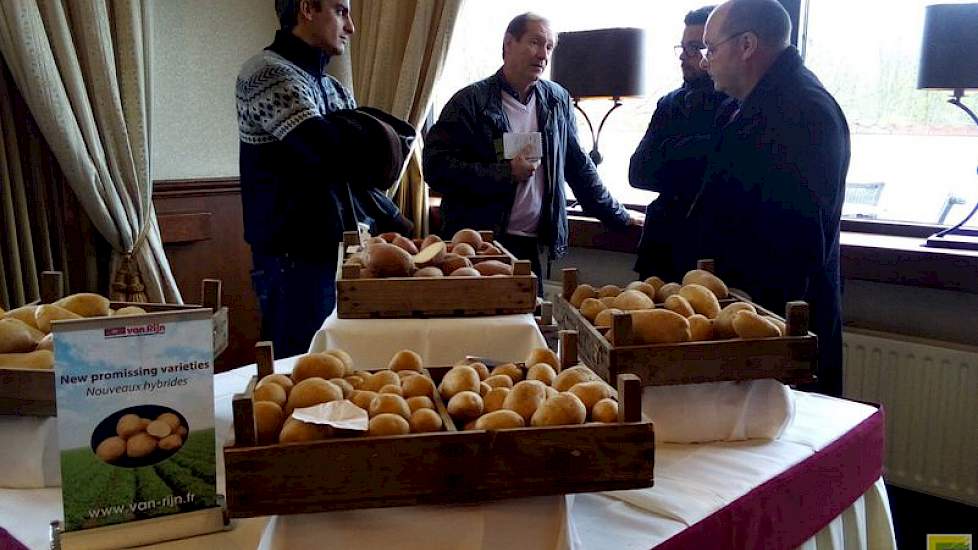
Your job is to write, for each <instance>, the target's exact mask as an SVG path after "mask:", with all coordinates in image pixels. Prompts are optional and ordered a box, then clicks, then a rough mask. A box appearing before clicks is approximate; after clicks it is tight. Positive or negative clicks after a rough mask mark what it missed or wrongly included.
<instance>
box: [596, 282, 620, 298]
mask: <svg viewBox="0 0 978 550" xmlns="http://www.w3.org/2000/svg"><path fill="white" fill-rule="evenodd" d="M619 294H621V287H618V286H615V285H604V286H603V287H601V288H599V289H598V298H614V297H615V296H618V295H619Z"/></svg>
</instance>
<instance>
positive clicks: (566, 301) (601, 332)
mask: <svg viewBox="0 0 978 550" xmlns="http://www.w3.org/2000/svg"><path fill="white" fill-rule="evenodd" d="M712 267H713V266H712V261H709V260H703V261H701V262H700V263H699V266H698V269H696V270H692V271H690V272H689V273H687V274H686V276H685V277H684V278H683V283H682V284H680V283H665V282H663V281H662V280H661V279H658V277H650V278H649V279H647V280H646V281H635V282H633V283H630V284H629V285H628V286H627V287H626V288H625V289H620V288H618V287H613V286H612V285H608V286H606V287H601V288H600V289H594V288H592V287H590V285H579V284H578V281H577V270H576V269H573V268H570V269H564V270H563V271H564V273H563V277H564V280H563V294H562V295H561V296H558V297H557V298H556V299H555V301H554V315H555V317H557V320H558V323H559V324H560V326H561V327H562V328H569V329H573V330H576V331H578V333H579V336H580V340H579V342H580V349H579V352H580V354H581V359H582V360H583V362H584V363H585V364H587V365H589V366H590V367H591V368H593V369H594V370H595V371H596V372H598V373H599V374H600V375H601V376H602V377H604V378H605V379H606V380H613V379H614V378H615V377H616V376H618V375H619V374H622V373H630V374H635V375H637V376H638V377H639V378H640V379H641V380H642V384H643V385H646V386H660V385H670V384H695V383H701V382H719V381H736V380H752V379H759V378H775V379H777V380H780V381H781V382H783V383H785V384H801V383H807V382H811V381H813V380H814V374H813V373H814V369H815V366H816V360H817V352H818V342H817V338H816V336H815V335H814V334H813V333H811V332H809V331H808V304H806V303H805V302H789V303H788V304H787V305H786V314H785V317H780V316H778V315H776V314H774V313H772V312H770V311H768V310H766V309H764V308H763V307H761V306H759V305H757V304H755V303H752V302H751V301H750V300H749V299H747V298H746V297H745V296H743V295H741V294H739V293H738V292H736V291H731V290H729V289H727V287H726V285H725V284H724V283H723V281H722V280H721V279H719V278H718V277H716V276H715V275H713V273H712Z"/></svg>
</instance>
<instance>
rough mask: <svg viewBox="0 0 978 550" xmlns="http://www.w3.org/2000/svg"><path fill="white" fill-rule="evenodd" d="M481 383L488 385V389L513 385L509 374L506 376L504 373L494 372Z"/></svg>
mask: <svg viewBox="0 0 978 550" xmlns="http://www.w3.org/2000/svg"><path fill="white" fill-rule="evenodd" d="M482 383H483V384H486V385H487V386H489V389H492V388H512V387H513V379H512V378H510V377H509V376H506V375H505V374H494V375H492V376H490V377H489V378H486V379H485V381H484V382H482Z"/></svg>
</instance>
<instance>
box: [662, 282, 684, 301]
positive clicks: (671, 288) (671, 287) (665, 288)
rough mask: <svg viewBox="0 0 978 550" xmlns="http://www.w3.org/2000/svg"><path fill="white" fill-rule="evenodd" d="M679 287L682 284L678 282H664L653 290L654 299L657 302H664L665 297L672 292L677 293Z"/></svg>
mask: <svg viewBox="0 0 978 550" xmlns="http://www.w3.org/2000/svg"><path fill="white" fill-rule="evenodd" d="M680 288H682V285H680V284H679V283H666V284H664V285H662V286H660V287H659V288H657V289H656V291H655V301H656V302H659V303H663V302H665V301H666V298H668V297H670V296H672V295H673V294H679V289H680Z"/></svg>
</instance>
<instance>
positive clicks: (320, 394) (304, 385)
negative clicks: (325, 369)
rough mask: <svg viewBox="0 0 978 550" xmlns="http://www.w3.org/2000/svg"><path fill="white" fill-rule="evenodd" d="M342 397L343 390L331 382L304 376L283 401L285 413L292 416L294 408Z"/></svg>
mask: <svg viewBox="0 0 978 550" xmlns="http://www.w3.org/2000/svg"><path fill="white" fill-rule="evenodd" d="M341 399H343V390H341V389H340V388H339V387H338V386H336V385H335V384H333V383H332V382H328V381H326V380H323V379H322V378H306V379H305V380H303V381H302V382H299V383H298V384H296V385H295V387H293V388H292V391H291V392H290V393H289V398H288V400H287V401H286V402H285V414H286V415H288V416H292V411H294V410H295V409H303V408H306V407H312V406H313V405H319V404H320V403H329V402H330V401H340V400H341Z"/></svg>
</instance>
